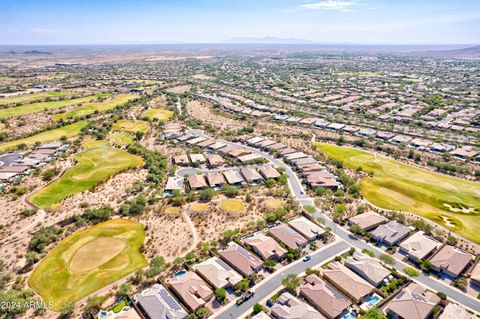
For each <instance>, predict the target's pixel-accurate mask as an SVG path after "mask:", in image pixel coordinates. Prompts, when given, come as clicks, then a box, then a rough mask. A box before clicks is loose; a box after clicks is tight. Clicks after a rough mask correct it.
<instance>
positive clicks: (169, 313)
mask: <svg viewBox="0 0 480 319" xmlns="http://www.w3.org/2000/svg"><path fill="white" fill-rule="evenodd" d="M135 299H136V300H137V302H138V307H139V309H140V310H141V312H142V314H143V315H144V317H145V318H147V319H183V318H186V317H187V315H188V313H187V312H186V311H185V309H183V307H182V306H181V305H180V303H179V302H178V301H177V300H176V299H175V298H174V297H173V296H172V294H171V293H170V292H169V291H168V290H167V289H166V288H165V287H164V286H163V285H161V284H154V285H153V286H151V287H150V288H148V289H145V290H143V291H142V292H141V293H139V294H136V295H135Z"/></svg>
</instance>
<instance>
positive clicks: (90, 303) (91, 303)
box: [87, 296, 108, 312]
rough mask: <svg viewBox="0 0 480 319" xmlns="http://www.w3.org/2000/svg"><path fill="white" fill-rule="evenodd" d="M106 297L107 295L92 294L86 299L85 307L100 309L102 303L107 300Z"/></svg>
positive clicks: (93, 310) (93, 309)
mask: <svg viewBox="0 0 480 319" xmlns="http://www.w3.org/2000/svg"><path fill="white" fill-rule="evenodd" d="M107 299H108V297H107V296H94V297H92V298H88V300H87V309H88V310H90V311H92V312H96V311H98V310H100V308H101V307H102V305H103V303H104V302H105V301H107Z"/></svg>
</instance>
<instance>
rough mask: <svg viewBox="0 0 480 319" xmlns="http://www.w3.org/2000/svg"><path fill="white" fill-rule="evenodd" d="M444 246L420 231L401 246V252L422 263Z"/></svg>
mask: <svg viewBox="0 0 480 319" xmlns="http://www.w3.org/2000/svg"><path fill="white" fill-rule="evenodd" d="M441 245H442V244H441V243H440V242H439V241H437V240H435V239H433V238H431V237H428V236H427V235H425V233H424V232H423V231H418V232H416V233H415V234H413V235H412V236H410V237H409V238H407V239H405V241H403V242H402V243H401V244H400V251H401V252H403V253H404V254H406V255H407V256H408V258H410V259H411V260H413V261H417V262H420V261H421V260H422V259H425V258H428V257H429V256H430V255H431V254H432V253H433V252H434V251H435V250H437V248H438V247H440V246H441Z"/></svg>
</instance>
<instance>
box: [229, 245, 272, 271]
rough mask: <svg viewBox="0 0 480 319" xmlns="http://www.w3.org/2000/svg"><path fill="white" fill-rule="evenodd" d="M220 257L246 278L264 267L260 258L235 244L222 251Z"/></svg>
mask: <svg viewBox="0 0 480 319" xmlns="http://www.w3.org/2000/svg"><path fill="white" fill-rule="evenodd" d="M220 257H221V258H222V259H223V260H225V261H226V262H227V263H228V264H229V265H230V266H232V267H233V268H234V269H235V270H236V271H238V272H239V273H240V274H241V275H242V276H244V277H250V276H251V275H252V274H253V273H256V272H257V271H259V270H260V269H262V267H263V262H262V261H261V260H260V258H258V257H257V256H255V255H254V254H252V253H251V252H249V251H248V250H246V249H245V248H243V247H242V246H240V245H238V244H236V243H233V242H232V243H230V244H229V245H228V247H227V248H226V249H224V250H222V251H220Z"/></svg>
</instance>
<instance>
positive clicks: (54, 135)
mask: <svg viewBox="0 0 480 319" xmlns="http://www.w3.org/2000/svg"><path fill="white" fill-rule="evenodd" d="M86 125H87V122H76V123H73V124H70V125H66V126H62V127H59V128H56V129H53V130H49V131H45V132H42V133H38V134H36V135H32V136H30V137H26V138H21V139H18V140H13V141H10V142H5V143H1V144H0V151H4V150H8V149H13V148H15V147H16V146H17V145H19V144H26V145H27V146H31V145H34V144H35V143H37V142H39V143H47V142H52V141H58V140H60V138H61V137H62V136H65V137H66V138H70V137H74V136H76V135H78V134H79V133H80V130H81V129H82V128H83V127H84V126H86Z"/></svg>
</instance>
